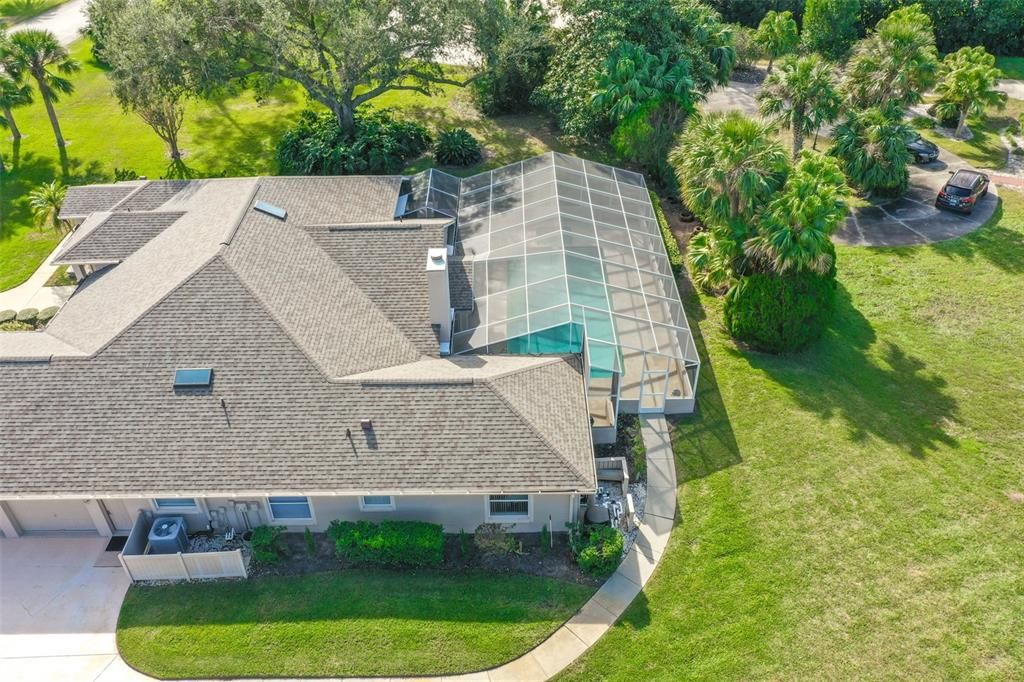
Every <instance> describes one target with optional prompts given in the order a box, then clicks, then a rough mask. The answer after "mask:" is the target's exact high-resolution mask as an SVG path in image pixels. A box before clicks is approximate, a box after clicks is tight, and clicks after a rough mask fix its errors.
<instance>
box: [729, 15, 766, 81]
mask: <svg viewBox="0 0 1024 682" xmlns="http://www.w3.org/2000/svg"><path fill="white" fill-rule="evenodd" d="M729 30H730V31H732V46H733V48H734V49H735V50H736V65H735V67H734V68H736V69H741V70H742V69H751V68H753V67H754V63H755V62H757V61H758V60H759V59H761V57H762V56H764V51H763V50H762V49H761V46H760V45H758V44H757V42H756V41H755V40H754V30H753V29H751V28H747V27H746V26H742V25H740V24H732V25H731V26H729Z"/></svg>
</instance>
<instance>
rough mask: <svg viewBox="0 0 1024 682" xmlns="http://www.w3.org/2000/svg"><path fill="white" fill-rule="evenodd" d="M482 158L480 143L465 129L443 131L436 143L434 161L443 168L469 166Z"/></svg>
mask: <svg viewBox="0 0 1024 682" xmlns="http://www.w3.org/2000/svg"><path fill="white" fill-rule="evenodd" d="M480 157H481V154H480V143H479V142H477V141H476V138H475V137H473V136H472V135H470V133H469V131H468V130H466V129H465V128H452V129H450V130H444V131H441V134H440V135H438V136H437V141H436V142H435V143H434V160H435V161H437V162H438V163H439V164H441V165H443V166H469V165H472V164H474V163H476V162H477V161H479V160H480Z"/></svg>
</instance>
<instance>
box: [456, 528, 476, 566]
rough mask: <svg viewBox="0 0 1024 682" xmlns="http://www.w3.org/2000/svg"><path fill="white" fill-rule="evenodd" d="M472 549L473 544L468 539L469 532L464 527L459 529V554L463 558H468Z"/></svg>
mask: <svg viewBox="0 0 1024 682" xmlns="http://www.w3.org/2000/svg"><path fill="white" fill-rule="evenodd" d="M472 551H473V545H472V544H471V543H470V541H469V533H467V532H466V531H465V530H464V529H462V528H460V529H459V556H460V557H462V558H463V559H468V558H469V555H470V552H472Z"/></svg>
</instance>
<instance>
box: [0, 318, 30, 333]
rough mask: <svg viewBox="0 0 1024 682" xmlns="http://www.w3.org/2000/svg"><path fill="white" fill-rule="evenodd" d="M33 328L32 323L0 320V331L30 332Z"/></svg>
mask: <svg viewBox="0 0 1024 682" xmlns="http://www.w3.org/2000/svg"><path fill="white" fill-rule="evenodd" d="M33 329H35V326H34V325H31V324H26V323H24V322H18V321H17V320H8V321H7V322H0V332H30V331H32V330H33Z"/></svg>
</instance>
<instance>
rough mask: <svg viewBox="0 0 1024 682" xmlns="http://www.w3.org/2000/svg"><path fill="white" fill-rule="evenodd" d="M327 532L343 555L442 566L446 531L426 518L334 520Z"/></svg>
mask: <svg viewBox="0 0 1024 682" xmlns="http://www.w3.org/2000/svg"><path fill="white" fill-rule="evenodd" d="M327 536H328V537H330V538H331V539H332V540H334V547H335V553H336V554H337V556H338V558H339V559H342V560H344V561H349V562H351V563H353V564H373V565H378V566H439V565H441V563H442V561H443V560H444V533H443V529H442V528H441V526H440V525H439V524H436V523H426V522H425V521H383V522H381V523H380V524H376V523H370V522H369V521H356V522H352V521H332V522H331V525H330V527H329V528H328V529H327Z"/></svg>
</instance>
